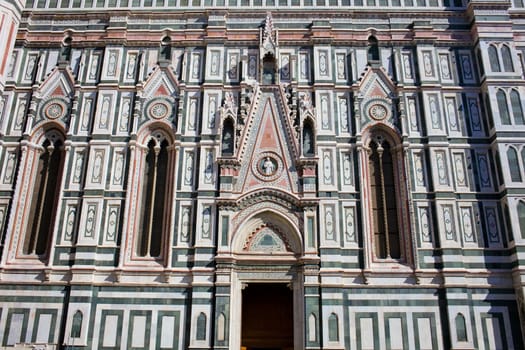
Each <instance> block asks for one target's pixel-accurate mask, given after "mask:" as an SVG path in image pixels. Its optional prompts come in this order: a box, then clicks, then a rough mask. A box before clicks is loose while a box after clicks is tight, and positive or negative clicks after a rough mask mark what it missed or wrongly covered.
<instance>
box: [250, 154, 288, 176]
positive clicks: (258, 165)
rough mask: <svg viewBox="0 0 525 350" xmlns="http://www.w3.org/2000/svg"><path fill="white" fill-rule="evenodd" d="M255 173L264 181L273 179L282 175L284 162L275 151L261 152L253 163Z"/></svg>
mask: <svg viewBox="0 0 525 350" xmlns="http://www.w3.org/2000/svg"><path fill="white" fill-rule="evenodd" d="M252 170H253V172H254V174H255V175H256V176H257V177H258V178H259V179H261V180H263V181H273V180H275V179H277V178H279V176H280V175H281V173H282V171H283V163H282V161H281V159H280V158H279V157H278V156H277V155H276V154H275V153H273V152H263V153H260V154H259V156H258V157H257V158H256V161H255V162H254V163H253V164H252Z"/></svg>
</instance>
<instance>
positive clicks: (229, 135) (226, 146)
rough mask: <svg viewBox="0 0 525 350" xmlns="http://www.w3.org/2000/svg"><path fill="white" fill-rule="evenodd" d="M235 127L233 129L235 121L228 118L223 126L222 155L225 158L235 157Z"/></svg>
mask: <svg viewBox="0 0 525 350" xmlns="http://www.w3.org/2000/svg"><path fill="white" fill-rule="evenodd" d="M234 130H235V129H234V127H233V120H232V119H231V118H227V119H226V120H224V123H223V125H222V145H221V153H222V155H223V156H232V155H233V149H234V147H233V145H234V140H235V139H234V136H235V134H234Z"/></svg>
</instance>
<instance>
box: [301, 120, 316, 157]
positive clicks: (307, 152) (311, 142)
mask: <svg viewBox="0 0 525 350" xmlns="http://www.w3.org/2000/svg"><path fill="white" fill-rule="evenodd" d="M314 154H315V136H314V128H313V127H312V123H311V122H310V121H306V122H305V123H304V124H303V155H304V156H305V157H311V156H313V155H314Z"/></svg>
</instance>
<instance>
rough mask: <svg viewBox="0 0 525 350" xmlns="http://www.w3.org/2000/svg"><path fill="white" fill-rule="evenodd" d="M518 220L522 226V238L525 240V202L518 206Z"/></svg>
mask: <svg viewBox="0 0 525 350" xmlns="http://www.w3.org/2000/svg"><path fill="white" fill-rule="evenodd" d="M518 219H519V224H520V231H521V237H522V238H525V202H523V201H520V202H519V204H518Z"/></svg>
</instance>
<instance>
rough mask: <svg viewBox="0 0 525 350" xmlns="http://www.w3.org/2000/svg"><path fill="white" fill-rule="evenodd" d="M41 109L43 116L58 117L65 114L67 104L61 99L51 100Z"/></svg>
mask: <svg viewBox="0 0 525 350" xmlns="http://www.w3.org/2000/svg"><path fill="white" fill-rule="evenodd" d="M42 110H43V113H44V117H45V118H47V119H58V118H62V117H63V116H64V115H65V114H66V111H67V106H66V104H65V103H64V102H63V101H60V100H52V101H49V102H47V103H46V104H45V105H44V108H43V109H42Z"/></svg>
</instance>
